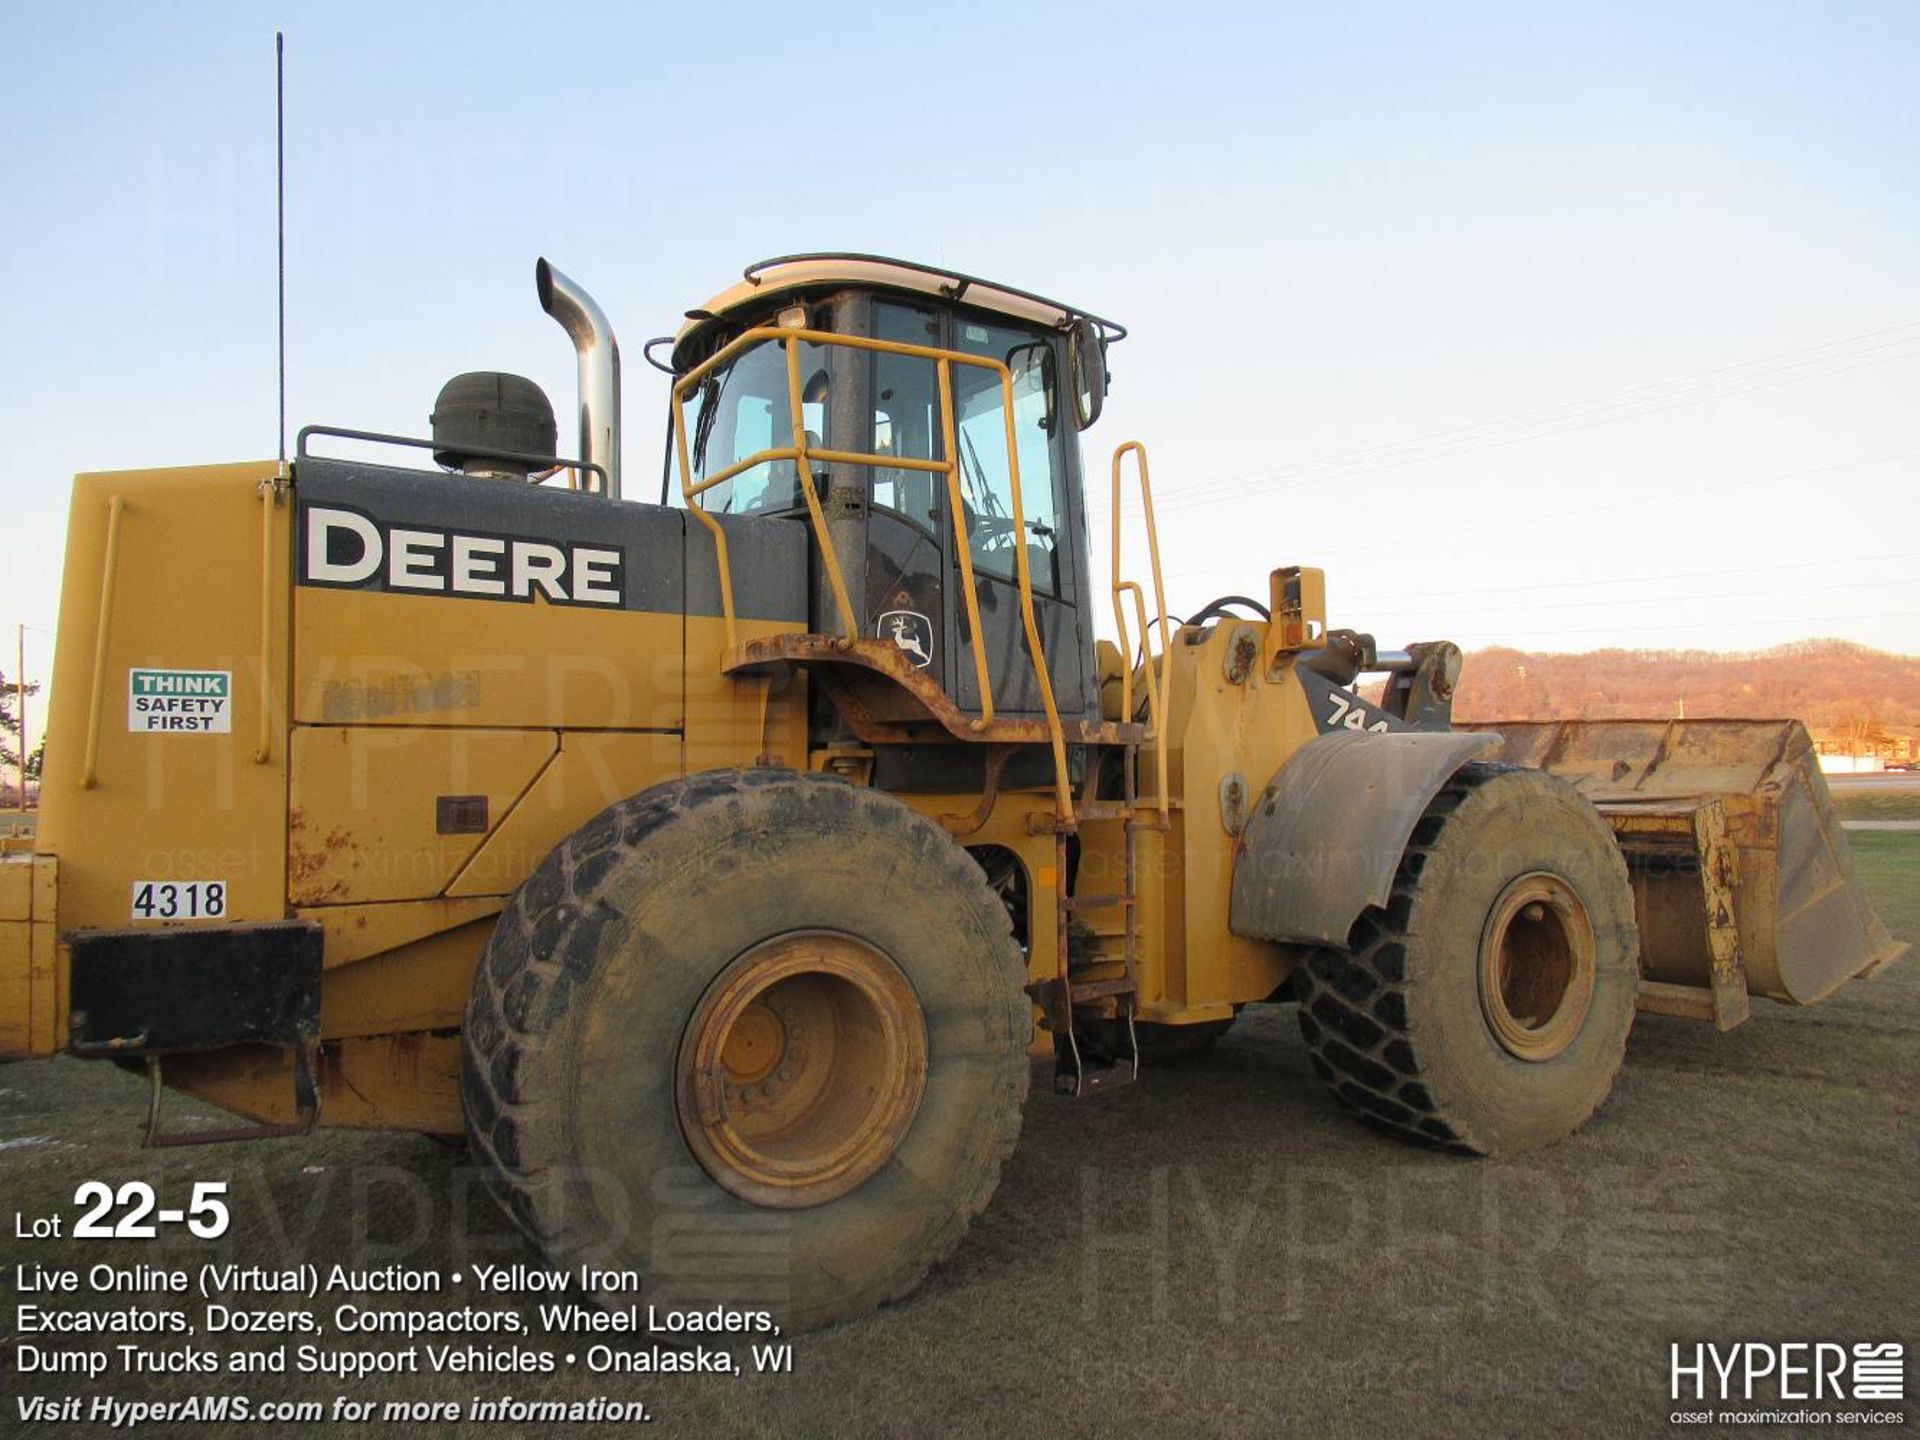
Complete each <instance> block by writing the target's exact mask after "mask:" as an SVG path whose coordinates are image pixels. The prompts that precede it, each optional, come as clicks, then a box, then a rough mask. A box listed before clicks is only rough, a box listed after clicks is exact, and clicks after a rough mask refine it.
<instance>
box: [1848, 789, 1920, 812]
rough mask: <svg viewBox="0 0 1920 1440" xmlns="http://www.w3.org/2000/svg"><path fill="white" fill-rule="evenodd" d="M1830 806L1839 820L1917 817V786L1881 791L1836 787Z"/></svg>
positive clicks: (1919, 799) (1919, 805)
mask: <svg viewBox="0 0 1920 1440" xmlns="http://www.w3.org/2000/svg"><path fill="white" fill-rule="evenodd" d="M1833 808H1834V810H1835V811H1836V812H1838V814H1839V816H1840V818H1841V819H1842V820H1920V789H1914V790H1896V791H1893V792H1892V793H1890V794H1881V793H1878V792H1875V791H1862V790H1853V789H1842V788H1837V787H1836V788H1835V789H1834V791H1833Z"/></svg>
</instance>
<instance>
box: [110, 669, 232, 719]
mask: <svg viewBox="0 0 1920 1440" xmlns="http://www.w3.org/2000/svg"><path fill="white" fill-rule="evenodd" d="M127 728H128V729H129V730H139V731H144V732H148V733H157V732H176V733H177V732H185V733H189V734H201V735H209V734H221V735H225V734H229V733H231V732H232V730H233V672H232V671H231V670H130V671H128V672H127Z"/></svg>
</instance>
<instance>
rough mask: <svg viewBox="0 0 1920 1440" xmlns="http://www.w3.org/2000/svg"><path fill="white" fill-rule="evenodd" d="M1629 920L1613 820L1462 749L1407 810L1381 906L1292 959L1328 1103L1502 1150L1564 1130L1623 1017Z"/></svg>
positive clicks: (1624, 1029) (1588, 1107) (1582, 1104)
mask: <svg viewBox="0 0 1920 1440" xmlns="http://www.w3.org/2000/svg"><path fill="white" fill-rule="evenodd" d="M1638 956H1639V936H1638V932H1637V931H1636V929H1635V926H1634V918H1633V896H1632V892H1631V890H1630V889H1629V886H1628V881H1627V870H1626V862H1625V861H1624V860H1623V859H1622V858H1621V855H1620V851H1619V848H1618V847H1617V846H1616V845H1615V844H1614V841H1613V835H1612V832H1611V831H1610V830H1609V829H1608V828H1607V824H1606V822H1605V821H1604V820H1603V819H1601V817H1600V815H1599V812H1597V811H1596V810H1595V809H1594V808H1593V806H1592V805H1591V804H1589V803H1588V802H1587V800H1586V799H1585V798H1584V797H1582V796H1581V795H1580V794H1579V792H1578V791H1576V790H1575V789H1574V788H1573V787H1572V786H1571V785H1569V784H1567V783H1566V782H1565V781H1564V780H1560V779H1558V778H1556V777H1554V776H1551V775H1548V774H1546V773H1545V772H1543V771H1539V770H1525V769H1519V768H1516V767H1512V766H1504V765H1492V764H1473V765H1468V766H1466V767H1464V768H1463V769H1462V770H1461V771H1460V772H1459V773H1458V774H1457V775H1456V776H1454V778H1453V779H1452V780H1451V781H1450V782H1449V783H1448V785H1447V786H1446V788H1445V789H1443V790H1442V791H1441V792H1440V793H1439V794H1438V795H1436V796H1435V797H1434V799H1433V801H1432V802H1431V803H1430V804H1429V805H1428V807H1427V810H1426V812H1425V814H1424V815H1423V816H1422V817H1421V819H1420V821H1419V823H1418V824H1417V825H1416V826H1415V828H1414V832H1413V836H1412V839H1411V840H1410V842H1409V843H1408V846H1407V850H1406V853H1405V855H1404V856H1403V857H1402V858H1401V861H1400V866H1399V870H1398V873H1397V874H1396V875H1395V878H1394V887H1393V893H1392V898H1391V899H1390V900H1389V902H1388V904H1387V906H1386V908H1385V909H1384V910H1369V911H1367V913H1366V914H1364V915H1362V916H1361V918H1360V919H1359V920H1358V921H1357V922H1356V923H1355V925H1354V928H1353V934H1352V937H1351V939H1350V942H1349V948H1348V949H1347V950H1344V951H1341V950H1330V949H1322V950H1317V951H1315V952H1314V953H1313V954H1312V956H1311V957H1310V958H1309V959H1308V962H1307V964H1306V966H1305V968H1304V971H1303V973H1302V981H1303V987H1304V988H1303V994H1302V1003H1301V1007H1300V1028H1301V1032H1302V1033H1303V1034H1304V1035H1305V1037H1306V1040H1307V1045H1308V1054H1309V1056H1310V1058H1311V1060H1312V1062H1313V1067H1314V1069H1315V1070H1316V1071H1317V1072H1318V1073H1319V1075H1320V1077H1321V1079H1323V1080H1324V1081H1326V1083H1327V1085H1328V1087H1329V1088H1330V1089H1332V1091H1333V1093H1334V1095H1335V1096H1336V1097H1338V1098H1339V1100H1340V1101H1341V1103H1342V1104H1344V1105H1346V1106H1347V1107H1348V1108H1349V1109H1351V1110H1353V1111H1355V1112H1356V1113H1357V1114H1358V1115H1359V1116H1360V1117H1361V1118H1362V1119H1363V1120H1365V1121H1367V1122H1368V1123H1369V1124H1372V1125H1374V1126H1377V1127H1378V1128H1380V1129H1383V1130H1386V1131H1388V1132H1389V1133H1391V1134H1393V1135H1396V1136H1398V1137H1400V1138H1402V1139H1407V1140H1412V1141H1415V1142H1417V1143H1421V1144H1426V1145H1432V1146H1440V1147H1444V1148H1446V1149H1449V1150H1454V1151H1458V1152H1463V1153H1469V1154H1479V1155H1504V1154H1513V1153H1515V1152H1518V1151H1522V1150H1528V1149H1532V1148H1533V1147H1535V1146H1539V1145H1544V1144H1547V1143H1549V1142H1551V1141H1554V1140H1558V1139H1560V1138H1561V1137H1563V1136H1565V1135H1568V1134H1571V1133H1572V1132H1573V1131H1574V1130H1577V1129H1578V1128H1579V1127H1580V1126H1581V1125H1582V1124H1584V1123H1585V1122H1586V1121H1587V1119H1588V1118H1589V1117H1590V1116H1591V1115H1592V1114H1593V1113H1594V1111H1595V1110H1596V1109H1598V1108H1599V1106H1600V1104H1601V1102H1602V1101H1603V1100H1604V1099H1605V1098H1606V1096H1607V1093H1608V1091H1609V1090H1610V1089H1611V1088H1612V1085H1613V1081H1614V1077H1615V1075H1616V1074H1617V1072H1618V1071H1619V1068H1620V1064H1621V1059H1622V1056H1623V1054H1624V1051H1625V1047H1626V1040H1627V1034H1628V1032H1629V1031H1630V1030H1631V1029H1632V1027H1633V1015H1634V1000H1635V995H1636V992H1637V990H1638V986H1639V960H1638Z"/></svg>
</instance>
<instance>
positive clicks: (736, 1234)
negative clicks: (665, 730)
mask: <svg viewBox="0 0 1920 1440" xmlns="http://www.w3.org/2000/svg"><path fill="white" fill-rule="evenodd" d="M1024 979H1025V973H1024V964H1023V961H1022V958H1021V955H1020V952H1019V950H1018V948H1017V947H1016V946H1015V944H1014V943H1013V940H1012V937H1011V935H1010V933H1009V923H1008V919H1007V913H1006V910H1005V908H1004V907H1003V906H1002V905H1001V904H1000V902H999V900H998V898H997V897H996V896H995V895H994V894H993V892H992V891H991V890H990V889H988V887H987V885H986V882H985V878H984V876H983V875H982V874H981V872H980V870H979V868H978V867H977V866H976V865H975V864H974V863H973V861H972V860H971V859H969V858H968V856H967V855H966V853H965V852H964V851H962V850H961V849H960V848H959V847H958V846H956V845H955V844H954V843H953V842H952V840H951V839H950V838H949V837H948V836H947V835H946V834H945V833H944V832H942V831H941V830H939V829H938V828H937V827H936V826H934V825H933V824H931V823H930V822H929V821H927V820H925V819H924V818H923V817H921V816H919V815H917V814H915V813H914V812H913V811H911V810H909V809H908V808H907V807H906V806H904V805H902V804H900V803H899V802H898V801H897V800H894V799H892V798H891V797H889V796H887V795H884V794H880V793H877V792H874V791H869V790H861V789H855V788H853V787H851V786H848V785H846V784H844V783H842V782H840V781H838V780H834V779H831V778H828V777H824V776H818V775H800V774H796V773H794V772H792V771H784V770H749V771H745V772H735V771H716V772H711V773H708V774H703V775H698V776H694V777H691V778H689V779H686V780H681V781H674V782H671V783H669V784H666V785H661V786H657V787H655V788H654V789H652V790H649V791H646V792H645V793H643V794H641V795H639V796H636V797H634V798H633V799H630V800H626V801H623V802H621V803H620V804H618V805H615V806H613V807H612V808H611V809H609V810H607V811H605V812H603V813H602V814H601V815H600V816H599V817H597V818H596V819H594V820H593V821H591V822H589V823H588V824H587V825H586V826H584V827H583V828H582V829H581V830H579V831H578V832H576V833H575V834H574V835H573V836H572V837H571V838H570V839H569V840H567V841H566V842H565V843H564V844H563V845H562V846H560V847H559V848H558V849H557V850H556V851H554V853H553V854H551V855H549V856H548V857H547V859H546V860H545V861H544V862H543V863H542V864H541V865H540V866H539V868H538V869H537V870H536V871H535V872H534V873H533V875H532V876H530V877H529V878H528V880H527V881H526V883H525V884H524V885H522V886H521V888H520V890H519V891H518V892H517V893H516V894H515V896H514V898H513V900H512V902H511V903H510V904H509V905H508V907H507V910H506V912H505V913H504V914H503V915H502V917H501V920H500V923H499V925H498V927H497V928H496V930H495V932H494V936H493V938H492V940H491V942H490V943H489V945H488V947H487V950H486V953H485V955H484V956H483V958H482V960H481V963H480V966H479V968H478V970H477V971H476V973H475V976H474V982H473V991H472V996H471V999H470V1001H469V1004H468V1009H467V1023H466V1028H465V1032H464V1034H463V1037H462V1055H463V1064H462V1072H461V1094H462V1100H463V1103H464V1106H465V1110H466V1115H467V1127H468V1134H469V1138H470V1140H471V1142H472V1146H473V1150H474V1153H475V1154H476V1155H477V1156H478V1157H479V1158H480V1160H481V1161H482V1163H483V1165H484V1166H485V1167H486V1169H487V1171H488V1172H489V1175H490V1178H491V1180H492V1182H493V1184H494V1188H495V1191H496V1193H497V1195H498V1196H499V1197H500V1199H501V1200H502V1203H503V1204H504V1206H505V1207H506V1209H507V1211H508V1213H509V1214H510V1215H512V1217H513V1218H514V1220H515V1221H516V1222H517V1223H518V1225H519V1226H520V1228H521V1229H522V1230H523V1231H525V1232H526V1234H527V1235H528V1236H529V1237H530V1238H531V1239H532V1240H533V1241H534V1242H535V1243H536V1244H537V1245H538V1246H539V1247H540V1248H541V1250H542V1251H543V1252H544V1253H545V1255H546V1257H547V1258H548V1260H549V1261H550V1262H551V1263H552V1264H553V1265H554V1266H555V1267H556V1268H568V1269H571V1268H573V1267H575V1266H576V1265H578V1264H581V1263H586V1264H588V1265H590V1266H592V1267H594V1268H595V1269H605V1270H611V1271H615V1272H621V1271H630V1272H633V1273H635V1274H636V1275H638V1276H640V1277H641V1282H642V1292H643V1295H644V1298H645V1300H646V1301H647V1302H649V1303H652V1304H654V1305H656V1306H660V1307H662V1308H687V1307H694V1306H711V1305H713V1304H725V1305H733V1306H740V1305H747V1306H751V1307H752V1308H761V1309H769V1310H771V1311H773V1312H774V1313H775V1314H777V1315H778V1317H779V1319H780V1321H781V1323H782V1324H784V1325H786V1326H788V1327H790V1328H808V1327H811V1326H815V1325H820V1324H826V1323H830V1322H832V1321H834V1320H838V1319H842V1318H845V1317H847V1316H850V1315H854V1314H858V1313H860V1312H862V1311H865V1310H868V1309H871V1308H873V1307H874V1306H876V1305H880V1304H883V1303H885V1302H886V1301H889V1300H892V1299H896V1298H898V1297H899V1296H902V1295H904V1294H906V1293H907V1292H908V1291H910V1290H912V1289H913V1288H914V1287H915V1286H916V1285H917V1284H919V1283H920V1281H921V1280H922V1279H923V1278H924V1277H925V1275H926V1273H927V1271H928V1269H929V1268H930V1267H931V1266H932V1265H934V1264H935V1263H937V1262H938V1261H940V1260H942V1259H944V1258H945V1257H946V1256H947V1255H949V1254H951V1253H952V1251H953V1250H954V1248H955V1247H956V1246H957V1245H958V1244H959V1242H960V1238H961V1236H962V1234H963V1233H964V1232H965V1229H966V1227H967V1225H968V1223H969V1222H970V1221H971V1220H972V1218H973V1216H974V1215H975V1214H977V1213H978V1212H979V1211H980V1210H981V1209H982V1208H983V1207H984V1206H985V1205H986V1203H987V1200H988V1198H989V1197H990V1196H991V1195H992V1193H993V1190H994V1187H995V1186H996V1184H997V1183H998V1180H999V1175H1000V1168H1001V1165H1002V1163H1003V1162H1004V1161H1005V1159H1006V1157H1007V1155H1008V1154H1009V1153H1010V1152H1011V1151H1012V1149H1013V1145H1014V1142H1015V1140H1016V1138H1017V1137H1018V1134H1019V1127H1020V1111H1021V1104H1022V1102H1023V1100H1024V1098H1025V1094H1026V1088H1027V1076H1028V1063H1027V1058H1026V1046H1027V1041H1028V1039H1029V1036H1030V1031H1031V1009H1030V1006H1029V1002H1028V1000H1027V998H1026V996H1025V995H1024V994H1023V993H1022V991H1021V988H1020V987H1021V983H1022V981H1023V980H1024ZM602 1298H603V1299H606V1300H609V1301H617V1302H618V1303H620V1304H631V1303H633V1302H634V1300H635V1296H634V1295H632V1294H630V1293H628V1294H619V1293H613V1292H610V1291H603V1293H602Z"/></svg>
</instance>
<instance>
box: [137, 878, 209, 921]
mask: <svg viewBox="0 0 1920 1440" xmlns="http://www.w3.org/2000/svg"><path fill="white" fill-rule="evenodd" d="M226 913H227V887H226V884H225V882H224V881H220V880H136V881H134V882H133V918H134V919H136V920H218V919H219V918H220V917H221V916H223V915H225V914H226Z"/></svg>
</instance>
